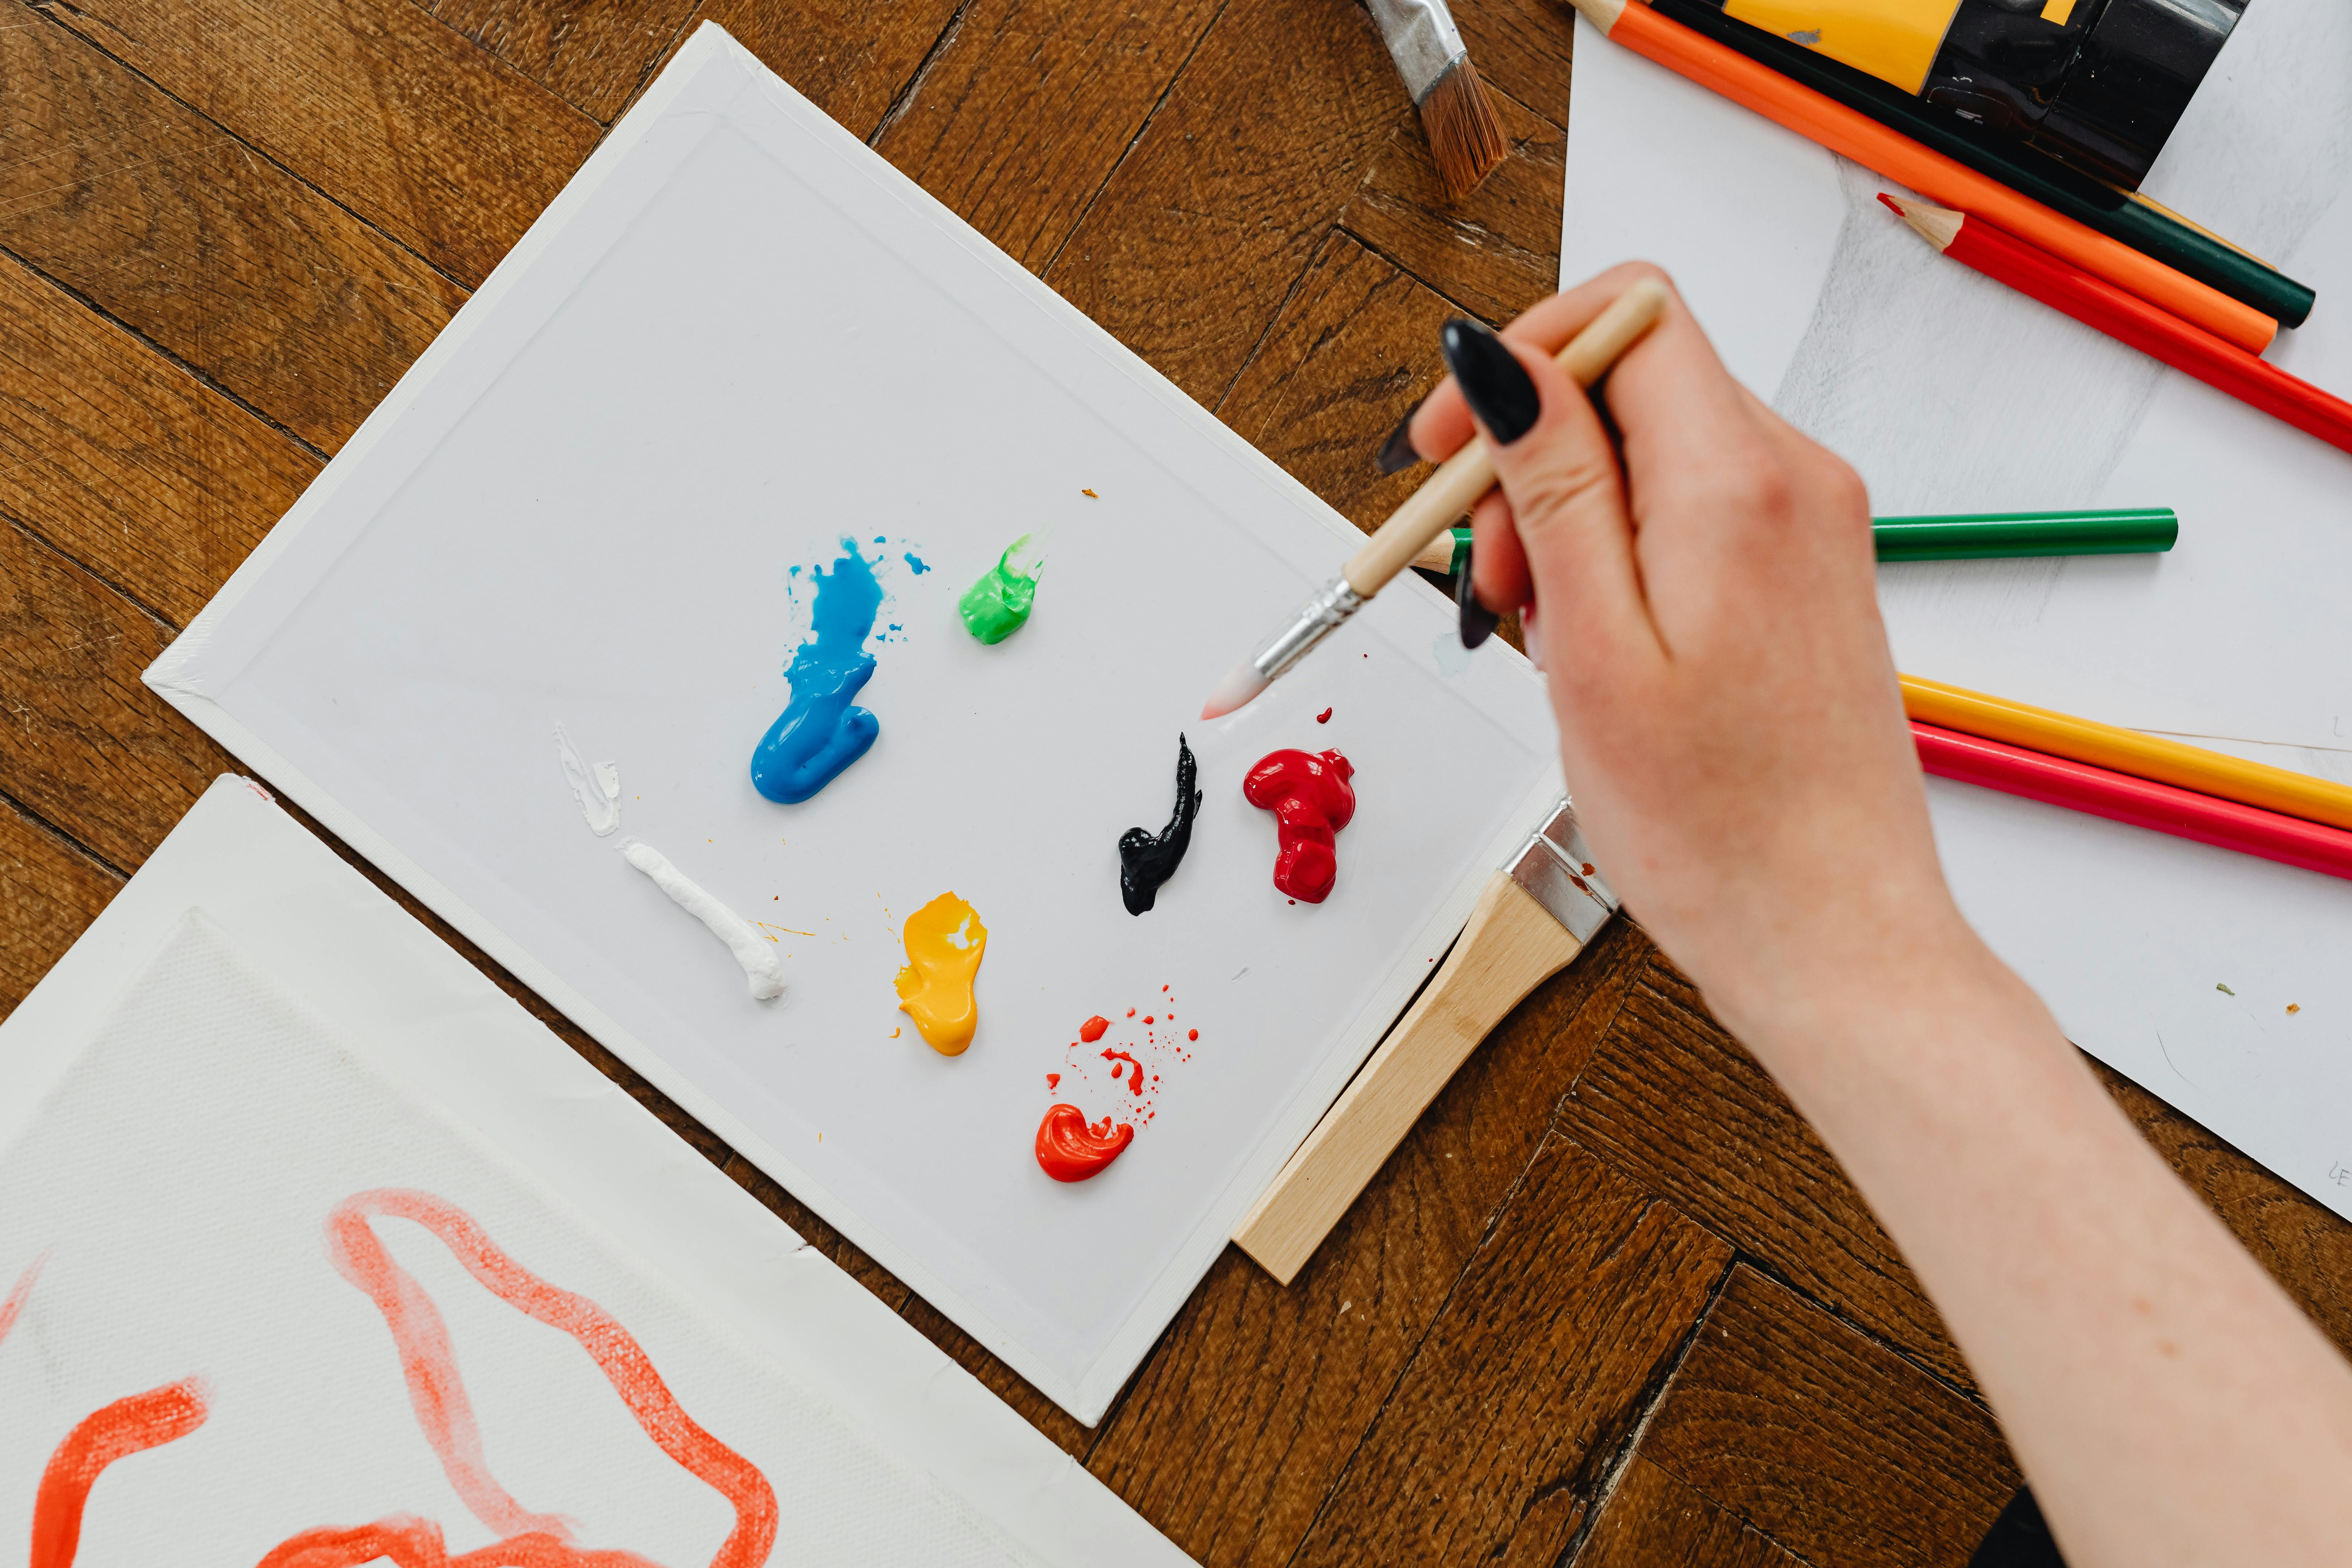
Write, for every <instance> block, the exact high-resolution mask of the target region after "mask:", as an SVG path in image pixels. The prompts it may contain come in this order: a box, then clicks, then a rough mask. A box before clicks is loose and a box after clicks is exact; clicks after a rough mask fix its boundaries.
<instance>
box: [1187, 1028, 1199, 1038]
mask: <svg viewBox="0 0 2352 1568" xmlns="http://www.w3.org/2000/svg"><path fill="white" fill-rule="evenodd" d="M1184 1037H1185V1038H1186V1039H1188V1040H1197V1039H1199V1038H1200V1037H1201V1031H1200V1030H1198V1029H1187V1030H1186V1031H1184Z"/></svg>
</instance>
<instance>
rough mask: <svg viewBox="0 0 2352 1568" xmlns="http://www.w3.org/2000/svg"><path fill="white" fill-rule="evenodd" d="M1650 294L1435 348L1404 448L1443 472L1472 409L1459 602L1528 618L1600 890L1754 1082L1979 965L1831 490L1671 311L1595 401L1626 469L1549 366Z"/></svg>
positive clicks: (1853, 548) (1868, 551)
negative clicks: (1467, 589)
mask: <svg viewBox="0 0 2352 1568" xmlns="http://www.w3.org/2000/svg"><path fill="white" fill-rule="evenodd" d="M1645 274H1646V275H1650V276H1657V277H1661V278H1662V277H1663V274H1659V273H1658V272H1657V270H1656V269H1655V268H1647V267H1641V266H1624V267H1619V268H1614V269H1612V271H1610V272H1607V273H1604V274H1603V275H1601V277H1600V278H1597V279H1593V280H1592V281H1591V282H1590V283H1587V284H1584V285H1583V286H1581V287H1580V288H1578V289H1571V290H1570V291H1569V292H1567V293H1564V294H1559V295H1556V296H1554V297H1553V298H1551V299H1549V300H1546V301H1544V302H1543V303H1542V304H1540V305H1538V306H1536V307H1535V308H1534V309H1533V310H1529V311H1528V313H1527V314H1525V315H1523V316H1521V317H1520V318H1519V319H1518V320H1517V321H1515V322H1513V323H1512V324H1511V325H1510V326H1509V327H1508V328H1507V329H1506V330H1505V331H1504V332H1503V334H1502V336H1501V339H1500V340H1499V341H1498V340H1497V339H1496V338H1495V336H1494V335H1493V334H1490V333H1487V332H1486V331H1485V329H1483V328H1479V327H1476V326H1475V324H1474V323H1468V322H1462V323H1457V324H1454V325H1452V326H1449V328H1448V331H1447V348H1448V354H1447V357H1448V361H1449V363H1450V365H1451V366H1452V368H1453V370H1454V376H1452V377H1450V378H1449V379H1448V380H1447V381H1445V382H1444V384H1441V385H1440V386H1439V387H1438V389H1437V390H1436V392H1434V393H1433V394H1432V395H1431V396H1430V398H1429V399H1428V401H1427V402H1426V403H1425V404H1424V405H1423V406H1422V408H1421V410H1420V412H1419V413H1418V414H1417V415H1416V416H1414V418H1413V420H1412V444H1413V446H1414V448H1415V449H1416V450H1417V451H1418V452H1420V453H1422V454H1423V455H1424V456H1427V457H1430V458H1443V457H1444V456H1447V455H1449V454H1451V453H1452V452H1453V451H1454V450H1455V449H1456V448H1458V447H1460V446H1461V445H1462V443H1463V442H1464V441H1465V440H1467V439H1468V438H1469V437H1470V436H1471V434H1472V418H1473V410H1474V408H1475V412H1476V414H1477V416H1479V417H1478V423H1479V426H1480V428H1481V433H1483V434H1484V435H1485V436H1486V441H1487V444H1488V446H1489V447H1492V448H1493V449H1494V456H1495V468H1496V474H1497V475H1498V476H1499V478H1500V481H1501V483H1500V488H1499V489H1497V490H1496V491H1495V492H1494V493H1492V494H1490V495H1489V496H1488V497H1487V498H1486V500H1485V501H1483V502H1482V503H1480V505H1479V506H1478V508H1477V509H1476V510H1475V512H1474V514H1473V516H1472V520H1471V521H1472V524H1473V528H1474V530H1475V545H1474V549H1473V568H1472V569H1473V574H1474V579H1475V582H1474V586H1475V591H1476V594H1477V597H1478V599H1479V601H1480V602H1481V603H1482V604H1483V605H1486V607H1487V608H1488V609H1492V610H1506V609H1509V608H1512V607H1514V606H1517V607H1520V609H1521V615H1522V623H1523V625H1524V626H1525V628H1526V632H1527V638H1528V646H1529V652H1530V653H1531V654H1536V655H1537V656H1538V659H1539V662H1540V663H1541V664H1542V665H1543V667H1544V668H1545V669H1546V670H1547V672H1548V674H1549V680H1550V689H1551V700H1552V707H1553V710H1554V712H1555V713H1556V714H1557V715H1558V718H1559V731H1560V754H1561V760H1562V763H1564V765H1565V768H1566V772H1567V777H1568V780H1569V784H1570V791H1571V792H1572V794H1573V795H1574V797H1575V800H1576V806H1577V815H1578V817H1579V819H1580V821H1581V822H1582V824H1583V825H1584V828H1585V831H1586V833H1587V835H1588V836H1589V837H1590V838H1591V841H1592V844H1593V846H1594V848H1595V850H1596V851H1597V852H1598V853H1599V855H1600V856H1601V862H1602V865H1603V867H1604V868H1605V871H1606V874H1607V875H1608V877H1609V879H1610V881H1611V883H1612V885H1613V886H1614V887H1615V888H1616V889H1618V891H1619V892H1620V894H1621V895H1622V897H1623V899H1624V900H1625V903H1626V905H1627V907H1628V909H1629V910H1632V912H1633V914H1635V915H1636V916H1637V917H1638V918H1639V919H1640V920H1641V921H1642V923H1643V926H1644V927H1645V928H1647V929H1648V931H1650V932H1651V934H1652V935H1653V936H1654V938H1655V939H1656V940H1657V942H1659V944H1660V945H1661V946H1662V947H1663V948H1664V950H1665V952H1667V954H1668V955H1669V956H1670V957H1672V958H1673V959H1674V960H1675V963H1678V964H1680V965H1681V966H1682V967H1683V969H1684V970H1685V972H1686V973H1689V974H1690V975H1691V977H1692V978H1693V979H1694V980H1696V982H1697V983H1698V984H1699V985H1700V987H1701V989H1702V990H1703V991H1704V992H1705V993H1706V996H1707V1000H1708V1003H1709V1005H1711V1006H1712V1007H1713V1008H1714V1009H1715V1011H1716V1013H1717V1016H1719V1017H1720V1018H1722V1019H1723V1021H1724V1022H1725V1023H1726V1024H1727V1025H1728V1026H1730V1027H1731V1028H1732V1029H1733V1030H1734V1031H1735V1032H1737V1033H1738V1034H1739V1035H1740V1036H1741V1037H1742V1038H1743V1039H1746V1040H1747V1041H1748V1044H1749V1045H1750V1047H1753V1048H1755V1049H1757V1050H1758V1052H1759V1055H1763V1056H1765V1058H1766V1060H1767V1065H1769V1066H1772V1067H1774V1068H1775V1070H1776V1071H1777V1070H1780V1068H1781V1067H1782V1065H1783V1062H1782V1061H1780V1060H1775V1059H1774V1058H1776V1057H1780V1058H1785V1057H1786V1056H1787V1054H1788V1053H1789V1052H1790V1051H1792V1050H1797V1049H1801V1048H1802V1044H1803V1042H1805V1041H1807V1040H1819V1039H1820V1038H1821V1037H1822V1036H1823V1033H1824V1029H1825V1026H1828V1028H1827V1032H1828V1033H1829V1034H1830V1035H1832V1036H1834V1035H1838V1034H1844V1033H1850V1032H1851V1031H1848V1030H1843V1029H1840V1028H1837V1027H1835V1026H1838V1025H1840V1024H1843V1023H1846V1022H1849V1021H1853V1020H1858V1019H1860V1018H1863V1017H1866V1016H1868V1014H1869V1013H1870V1011H1871V1010H1872V1009H1873V1008H1874V1007H1875V1006H1877V1005H1881V1004H1882V1003H1884V1002H1885V1001H1886V1000H1887V999H1888V998H1889V997H1890V996H1892V995H1899V994H1900V993H1901V991H1902V989H1903V987H1904V985H1905V983H1906V977H1909V976H1915V975H1916V974H1917V973H1920V971H1921V966H1923V965H1927V964H1933V963H1959V964H1961V965H1963V966H1964V967H1966V968H1968V969H1970V970H1977V969H1979V968H1980V966H1982V965H1984V964H1989V963H1990V955H1989V954H1985V953H1984V952H1983V950H1982V949H1981V946H1980V944H1979V943H1978V942H1977V941H1976V939H1975V937H1974V935H1973V933H1971V932H1970V931H1969V930H1968V927H1967V926H1966V924H1965V922H1963V921H1961V919H1960V917H1959V915H1958V910H1957V909H1956V908H1955V907H1954V905H1953V903H1952V900H1951V897H1950V894H1949V892H1948V889H1946V887H1945V885H1944V880H1943V875H1942V871H1941V868H1940V867H1939V866H1938V865H1937V859H1936V852H1935V846H1934V842H1933V839H1932V837H1931V836H1930V833H1929V829H1928V824H1927V802H1926V798H1925V795H1924V793H1923V791H1922V788H1921V785H1920V773H1919V766H1918V763H1917V760H1916V755H1915V753H1914V752H1913V750H1912V746H1911V738H1910V732H1909V730H1908V728H1907V727H1906V723H1905V721H1904V717H1903V709H1902V702H1901V699H1900V695H1899V692H1898V689H1897V688H1896V685H1895V671H1894V668H1893V664H1892V661H1891V658H1890V657H1889V655H1888V652H1887V647H1886V637H1885V630H1884V628H1883V627H1882V626H1881V625H1880V622H1879V617H1878V607H1877V599H1876V586H1875V569H1874V552H1873V550H1872V545H1871V532H1870V513H1869V507H1868V502H1867V498H1866V497H1865V495H1864V489H1863V486H1862V482H1861V480H1860V479H1858V478H1857V477H1856V476H1855V474H1854V472H1853V469H1852V468H1848V467H1847V466H1846V465H1845V464H1844V463H1843V462H1841V461H1840V460H1839V459H1838V458H1835V457H1833V456H1832V455H1831V454H1830V453H1828V452H1827V451H1825V450H1823V449H1822V447H1819V446H1816V445H1815V444H1814V443H1813V442H1811V441H1810V440H1808V439H1806V438H1805V437H1803V436H1801V435H1799V434H1798V433H1797V432H1796V431H1795V430H1793V429H1791V428H1790V426H1788V425H1787V424H1786V423H1785V422H1783V421H1782V420H1781V419H1780V417H1779V416H1776V415H1774V414H1773V413H1772V412H1771V411H1770V410H1769V409H1768V408H1766V407H1765V406H1764V405H1762V404H1761V403H1759V401H1758V400H1757V399H1756V398H1755V397H1754V396H1752V395H1750V394H1749V393H1748V391H1747V389H1746V388H1744V387H1742V386H1741V385H1740V384H1738V383H1737V382H1735V381H1734V380H1732V378H1731V376H1730V375H1729V374H1728V373H1727V372H1726V371H1725V370H1724V368H1723V365H1722V363H1721V362H1720V361H1718V360H1717V358H1716V356H1715V352H1714V350H1713V348H1712V347H1711V346H1710V345H1709V344H1708V342H1707V341H1706V335H1705V333H1704V332H1702V331H1701V330H1700V329H1699V326H1698V323H1697V321H1696V320H1694V319H1693V317H1692V316H1691V314H1690V311H1689V310H1688V309H1687V308H1686V307H1685V305H1684V304H1683V302H1682V300H1680V298H1679V297H1675V298H1672V299H1670V300H1669V301H1668V304H1667V307H1666V310H1665V313H1664V316H1663V317H1662V318H1661V319H1660V321H1659V322H1658V325H1657V326H1656V327H1655V328H1654V329H1653V330H1652V331H1651V332H1650V333H1649V335H1648V336H1647V337H1646V338H1644V339H1643V341H1642V342H1639V343H1637V344H1635V345H1634V346H1633V349H1632V350H1631V351H1630V352H1628V353H1626V354H1625V356H1624V357H1623V358H1622V360H1621V361H1620V362H1619V363H1618V364H1617V367H1616V369H1615V370H1614V371H1613V372H1612V374H1611V375H1610V376H1609V378H1608V379H1607V380H1606V381H1605V382H1603V383H1602V384H1601V387H1600V388H1599V389H1598V395H1599V396H1600V398H1601V400H1602V402H1604V403H1605V404H1606V405H1607V408H1608V412H1609V416H1610V417H1611V419H1612V421H1613V423H1614V425H1615V426H1616V428H1617V430H1618V431H1619V432H1620V433H1621V445H1617V446H1612V441H1611V439H1610V435H1609V432H1608V431H1607V430H1606V429H1605V428H1604V427H1603V426H1602V423H1601V418H1600V417H1599V416H1598V415H1597V414H1596V412H1595V409H1594V406H1593V404H1592V403H1591V401H1590V400H1589V399H1588V398H1587V397H1586V395H1584V394H1583V393H1582V392H1581V391H1580V390H1579V389H1578V387H1577V386H1576V384H1574V383H1573V382H1571V381H1570V379H1569V378H1568V377H1567V376H1566V375H1565V374H1563V373H1562V372H1561V371H1560V369H1559V366H1558V365H1557V364H1555V363H1553V361H1552V359H1551V357H1550V356H1551V354H1552V353H1554V352H1555V351H1557V350H1558V349H1559V346H1560V345H1561V344H1562V343H1564V342H1567V341H1568V340H1569V339H1570V337H1571V336H1573V335H1574V334H1575V333H1576V331H1578V330H1580V328H1582V327H1583V326H1584V324H1585V323H1586V322H1587V321H1591V319H1592V318H1593V317H1594V316H1596V315H1598V314H1599V313H1600V311H1601V308H1602V307H1603V306H1604V305H1606V304H1607V303H1608V302H1609V301H1610V300H1612V299H1614V298H1615V297H1616V296H1617V294H1618V293H1619V292H1621V291H1622V289H1625V288H1626V286H1627V285H1629V284H1630V283H1632V282H1633V280H1634V279H1636V278H1639V277H1642V276H1643V275H1645ZM1465 383H1467V384H1468V386H1469V390H1470V393H1471V396H1470V398H1469V399H1468V400H1467V401H1466V402H1465V396H1464V384H1465Z"/></svg>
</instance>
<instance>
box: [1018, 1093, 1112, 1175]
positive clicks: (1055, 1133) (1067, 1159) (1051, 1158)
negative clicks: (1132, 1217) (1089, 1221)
mask: <svg viewBox="0 0 2352 1568" xmlns="http://www.w3.org/2000/svg"><path fill="white" fill-rule="evenodd" d="M1132 1142H1135V1129H1134V1128H1132V1127H1130V1126H1129V1125H1128V1124H1127V1123H1126V1122H1124V1121H1122V1122H1120V1123H1119V1124H1118V1127H1117V1128H1113V1127H1112V1126H1111V1124H1110V1118H1109V1117H1108V1116H1106V1117H1104V1118H1103V1119H1102V1121H1101V1122H1100V1123H1099V1124H1098V1125H1097V1126H1095V1127H1089V1126H1087V1113H1086V1112H1085V1111H1083V1110H1079V1109H1078V1108H1077V1107H1076V1106H1075V1105H1056V1106H1055V1107H1054V1108H1053V1109H1052V1110H1048V1111H1046V1112H1045V1121H1040V1122H1039V1123H1037V1164H1038V1166H1039V1168H1040V1169H1042V1170H1044V1172H1045V1173H1046V1174H1047V1175H1049V1176H1051V1177H1053V1178H1054V1180H1055V1181H1057V1182H1083V1181H1085V1180H1086V1179H1087V1177H1089V1176H1095V1175H1099V1174H1101V1173H1102V1171H1103V1168H1104V1167H1105V1166H1107V1165H1108V1164H1109V1163H1111V1162H1112V1161H1113V1160H1116V1159H1118V1157H1119V1155H1120V1153H1122V1152H1124V1151H1125V1150H1126V1148H1127V1146H1128V1145H1129V1143H1132Z"/></svg>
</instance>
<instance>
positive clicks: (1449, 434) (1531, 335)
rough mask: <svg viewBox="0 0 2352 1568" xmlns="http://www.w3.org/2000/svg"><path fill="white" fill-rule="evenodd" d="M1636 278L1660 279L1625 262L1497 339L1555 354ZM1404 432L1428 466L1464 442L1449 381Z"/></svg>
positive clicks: (1466, 435)
mask: <svg viewBox="0 0 2352 1568" xmlns="http://www.w3.org/2000/svg"><path fill="white" fill-rule="evenodd" d="M1636 278H1656V279H1660V280H1661V281H1664V280H1665V274H1664V273H1663V272H1661V271H1659V270H1658V268H1655V267H1653V266H1651V265H1650V264H1649V263H1648V262H1646V261H1628V262H1625V263H1623V264H1622V265H1620V266H1616V267H1612V268H1610V269H1609V270H1608V271H1606V272H1603V273H1602V274H1601V276H1599V277H1598V278H1595V279H1591V281H1590V282H1587V283H1580V284H1579V285H1578V286H1577V287H1575V288H1573V289H1569V290H1567V291H1566V292H1564V293H1559V294H1555V295H1553V296H1552V297H1551V298H1550V299H1549V300H1544V301H1543V302H1542V303H1541V304H1538V305H1536V306H1534V307H1532V308H1531V309H1529V310H1528V311H1527V312H1526V313H1525V314H1523V315H1521V316H1520V317H1519V318H1518V320H1517V321H1513V322H1512V323H1511V324H1510V325H1509V326H1507V327H1505V328H1504V329H1503V331H1502V336H1503V337H1504V338H1505V339H1506V340H1507V341H1508V342H1512V343H1514V344H1528V345H1530V346H1533V347H1535V348H1538V349H1541V350H1542V351H1543V352H1544V353H1547V354H1554V353H1559V351H1560V349H1561V348H1563V347H1564V346H1566V344H1567V342H1568V340H1569V339H1570V338H1572V337H1574V336H1576V334H1577V333H1578V332H1580V331H1583V330H1584V328H1585V327H1586V326H1587V325H1588V324H1589V323H1590V322H1591V320H1592V318H1593V317H1595V316H1598V315H1599V314H1601V311H1602V310H1606V309H1607V308H1608V306H1609V302H1610V301H1611V300H1614V299H1615V298H1617V296H1618V295H1620V294H1622V293H1623V292H1624V291H1625V289H1626V287H1627V285H1629V284H1631V283H1632V282H1633V279H1636ZM1408 428H1409V429H1410V431H1411V433H1412V448H1413V450H1414V451H1415V452H1417V453H1419V454H1420V455H1421V456H1422V457H1423V458H1427V459H1428V460H1429V461H1431V462H1443V461H1444V460H1445V459H1446V458H1450V457H1452V456H1453V455H1454V453H1455V452H1456V451H1457V450H1459V449H1460V448H1461V446H1462V443H1464V442H1465V441H1467V440H1468V439H1470V431H1471V419H1470V409H1469V406H1468V405H1466V404H1465V403H1464V402H1463V401H1462V389H1461V388H1460V387H1458V386H1456V385H1454V378H1453V377H1452V376H1450V375H1449V376H1447V377H1446V378H1445V379H1444V381H1442V382H1440V383H1438V384H1437V389H1436V390H1435V391H1433V392H1432V393H1431V394H1430V395H1429V396H1428V397H1427V398H1425V399H1423V402H1422V405H1421V407H1420V408H1419V410H1417V411H1416V412H1415V413H1414V415H1413V416H1412V422H1411V424H1410V426H1408Z"/></svg>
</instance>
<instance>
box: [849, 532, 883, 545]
mask: <svg viewBox="0 0 2352 1568" xmlns="http://www.w3.org/2000/svg"><path fill="white" fill-rule="evenodd" d="M842 542H843V543H844V544H846V543H848V542H849V541H847V540H846V539H845V540H843V541H842ZM874 542H875V543H877V544H887V543H889V542H890V536H889V535H888V534H885V533H877V534H876V535H875V536H874Z"/></svg>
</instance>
